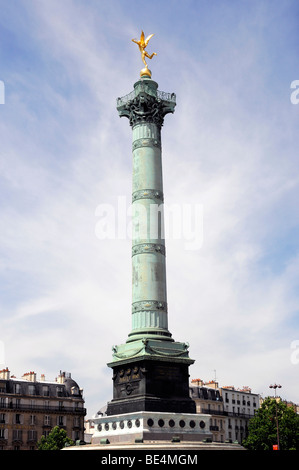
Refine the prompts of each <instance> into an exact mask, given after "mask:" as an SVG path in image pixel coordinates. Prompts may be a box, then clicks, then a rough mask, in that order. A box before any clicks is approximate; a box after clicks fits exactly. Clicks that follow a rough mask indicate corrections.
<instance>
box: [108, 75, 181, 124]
mask: <svg viewBox="0 0 299 470" xmlns="http://www.w3.org/2000/svg"><path fill="white" fill-rule="evenodd" d="M157 88H158V84H157V83H156V82H154V81H153V80H151V79H141V80H138V82H136V83H135V85H134V90H133V91H132V92H131V93H129V94H128V95H125V96H123V97H122V98H117V110H118V113H119V116H120V117H127V118H128V119H129V121H130V126H132V127H134V126H135V125H137V124H143V123H148V122H150V123H154V124H156V125H157V126H158V127H159V128H161V127H162V126H163V121H164V116H165V115H166V114H168V113H173V112H174V108H175V105H176V95H175V93H165V92H163V91H159V90H158V89H157Z"/></svg>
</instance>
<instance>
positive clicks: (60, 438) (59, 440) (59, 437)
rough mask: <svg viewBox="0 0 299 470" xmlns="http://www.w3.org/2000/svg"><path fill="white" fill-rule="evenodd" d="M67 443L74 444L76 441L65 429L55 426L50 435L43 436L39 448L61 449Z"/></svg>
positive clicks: (38, 444)
mask: <svg viewBox="0 0 299 470" xmlns="http://www.w3.org/2000/svg"><path fill="white" fill-rule="evenodd" d="M65 444H69V445H74V442H73V441H72V440H71V439H70V438H69V437H68V436H67V434H66V432H65V430H64V429H61V428H60V427H59V426H55V427H54V428H53V429H52V431H51V432H50V433H49V435H48V437H45V436H42V437H41V439H40V441H39V442H38V443H37V448H38V450H60V449H62V448H63V447H64V446H65Z"/></svg>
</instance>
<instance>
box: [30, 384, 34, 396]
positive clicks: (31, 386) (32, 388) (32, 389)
mask: <svg viewBox="0 0 299 470" xmlns="http://www.w3.org/2000/svg"><path fill="white" fill-rule="evenodd" d="M28 393H29V395H35V386H34V385H28Z"/></svg>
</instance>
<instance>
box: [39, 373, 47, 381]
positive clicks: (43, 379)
mask: <svg viewBox="0 0 299 470" xmlns="http://www.w3.org/2000/svg"><path fill="white" fill-rule="evenodd" d="M45 380H46V377H45V374H41V375H40V381H41V382H44V381H45Z"/></svg>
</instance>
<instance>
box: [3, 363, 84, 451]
mask: <svg viewBox="0 0 299 470" xmlns="http://www.w3.org/2000/svg"><path fill="white" fill-rule="evenodd" d="M85 415H86V409H85V408H84V399H83V396H82V389H80V388H79V386H78V384H77V383H76V382H75V381H74V380H73V379H72V378H71V374H69V373H66V372H60V374H59V376H58V377H57V378H56V381H53V382H49V381H46V380H45V376H44V375H41V377H40V379H39V380H37V378H36V374H35V373H34V372H28V373H25V374H24V375H23V376H22V378H21V379H17V378H16V377H14V376H11V375H10V371H9V370H8V369H3V370H2V371H0V450H35V449H36V448H37V442H38V441H39V440H40V438H41V437H42V436H43V435H44V436H48V434H49V433H50V431H51V430H52V429H53V428H54V427H55V426H59V427H60V428H62V429H65V431H66V433H67V435H68V437H70V438H71V439H73V440H74V441H76V440H83V439H84V416H85Z"/></svg>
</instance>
